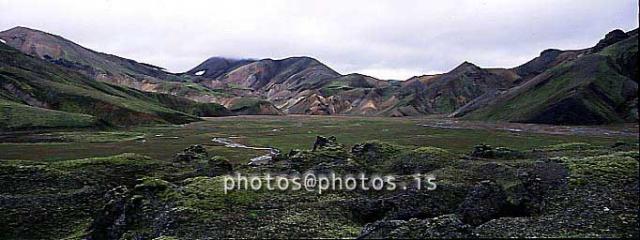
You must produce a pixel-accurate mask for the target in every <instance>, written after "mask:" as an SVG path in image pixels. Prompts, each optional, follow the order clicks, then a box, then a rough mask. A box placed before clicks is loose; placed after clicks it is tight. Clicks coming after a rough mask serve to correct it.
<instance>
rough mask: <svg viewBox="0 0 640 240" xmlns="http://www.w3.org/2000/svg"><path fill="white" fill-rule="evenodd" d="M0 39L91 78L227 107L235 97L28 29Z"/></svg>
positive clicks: (6, 33)
mask: <svg viewBox="0 0 640 240" xmlns="http://www.w3.org/2000/svg"><path fill="white" fill-rule="evenodd" d="M0 39H1V40H2V41H3V42H5V43H6V44H7V45H9V46H11V47H13V48H15V49H18V50H20V51H21V52H22V53H24V54H27V55H30V56H33V57H37V58H40V59H43V60H46V61H48V62H50V63H54V64H56V65H58V66H62V67H64V68H67V69H70V70H73V71H76V72H79V73H81V74H83V75H85V76H87V77H89V78H91V79H94V80H99V81H104V82H108V83H113V84H117V85H121V86H126V87H130V88H135V89H138V90H142V91H145V92H158V93H167V94H170V95H175V96H180V97H185V98H189V99H191V100H194V101H197V102H203V103H211V102H214V103H221V104H224V103H225V102H226V101H228V100H229V99H232V98H234V97H235V96H233V95H230V94H227V93H224V92H216V91H212V90H211V89H208V88H205V87H202V86H200V85H198V84H193V83H190V82H189V81H188V80H187V79H185V78H184V77H181V76H178V75H176V74H173V73H169V72H166V71H165V70H164V69H163V68H161V67H156V66H152V65H149V64H145V63H140V62H136V61H134V60H131V59H126V58H122V57H118V56H115V55H111V54H106V53H101V52H97V51H93V50H91V49H88V48H85V47H82V46H80V45H78V44H76V43H74V42H72V41H70V40H67V39H65V38H63V37H60V36H57V35H53V34H49V33H46V32H42V31H39V30H35V29H30V28H26V27H15V28H12V29H9V30H6V31H3V32H0Z"/></svg>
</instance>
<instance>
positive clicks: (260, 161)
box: [211, 138, 280, 166]
mask: <svg viewBox="0 0 640 240" xmlns="http://www.w3.org/2000/svg"><path fill="white" fill-rule="evenodd" d="M211 141H212V142H214V143H218V144H222V145H224V146H225V147H228V148H244V149H252V150H261V151H269V153H268V154H265V155H261V156H257V157H254V158H251V159H250V160H249V165H252V166H258V165H264V164H268V163H270V162H271V161H272V160H273V157H274V156H276V155H278V154H279V153H280V150H278V149H275V148H270V147H253V146H247V145H244V144H241V143H237V142H234V141H232V140H231V139H229V138H213V139H211Z"/></svg>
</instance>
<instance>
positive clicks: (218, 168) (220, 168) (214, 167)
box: [197, 156, 233, 177]
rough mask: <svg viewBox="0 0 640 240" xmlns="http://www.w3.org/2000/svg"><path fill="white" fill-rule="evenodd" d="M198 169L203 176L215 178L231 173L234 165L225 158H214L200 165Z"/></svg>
mask: <svg viewBox="0 0 640 240" xmlns="http://www.w3.org/2000/svg"><path fill="white" fill-rule="evenodd" d="M197 169H198V172H199V173H200V174H201V175H205V176H209V177H214V176H220V175H225V174H229V173H231V172H232V171H233V165H231V163H230V162H229V160H227V159H226V158H224V157H221V156H213V157H211V159H209V160H207V161H206V162H203V163H201V164H199V165H198V167H197Z"/></svg>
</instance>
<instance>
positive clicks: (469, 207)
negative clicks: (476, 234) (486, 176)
mask: <svg viewBox="0 0 640 240" xmlns="http://www.w3.org/2000/svg"><path fill="white" fill-rule="evenodd" d="M507 206H508V202H507V195H506V193H505V192H504V190H503V189H502V187H500V185H498V184H496V183H495V182H492V181H482V182H480V183H478V184H477V185H476V186H474V187H473V189H471V191H469V193H468V194H467V197H466V198H465V199H464V201H463V202H462V203H461V204H460V206H459V207H458V211H457V212H458V214H459V215H460V218H461V219H462V221H463V222H465V223H468V224H471V225H474V226H477V225H480V224H482V223H483V222H486V221H489V220H491V219H493V218H496V217H498V216H500V214H501V213H502V212H503V210H504V209H505V208H506V207H507Z"/></svg>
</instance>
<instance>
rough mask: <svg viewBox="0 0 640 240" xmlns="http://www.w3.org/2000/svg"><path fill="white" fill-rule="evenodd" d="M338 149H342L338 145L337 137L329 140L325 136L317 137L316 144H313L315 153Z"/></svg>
mask: <svg viewBox="0 0 640 240" xmlns="http://www.w3.org/2000/svg"><path fill="white" fill-rule="evenodd" d="M336 147H340V145H339V144H338V142H337V139H336V137H335V136H330V137H328V138H327V137H324V136H317V137H316V141H315V143H313V151H316V150H320V149H330V148H336Z"/></svg>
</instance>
